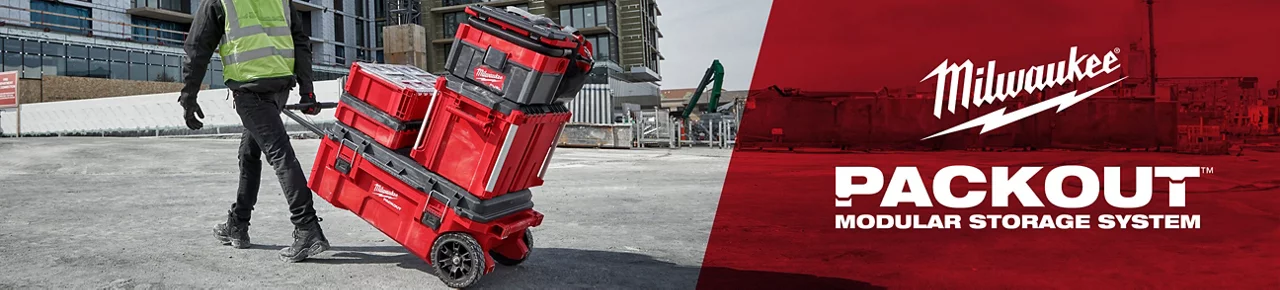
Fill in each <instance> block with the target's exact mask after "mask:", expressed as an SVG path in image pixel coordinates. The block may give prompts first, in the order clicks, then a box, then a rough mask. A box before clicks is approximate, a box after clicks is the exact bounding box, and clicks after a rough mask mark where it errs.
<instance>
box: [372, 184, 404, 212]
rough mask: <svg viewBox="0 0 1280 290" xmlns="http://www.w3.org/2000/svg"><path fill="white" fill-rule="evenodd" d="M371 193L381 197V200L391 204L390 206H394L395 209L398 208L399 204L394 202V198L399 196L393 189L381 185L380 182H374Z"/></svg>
mask: <svg viewBox="0 0 1280 290" xmlns="http://www.w3.org/2000/svg"><path fill="white" fill-rule="evenodd" d="M373 195H374V196H376V197H380V198H382V201H384V202H386V203H387V204H389V205H391V207H394V208H396V210H400V205H397V204H396V203H395V200H396V199H398V198H400V194H398V193H396V192H395V191H393V190H390V189H387V188H385V187H382V185H381V184H377V183H374V184H373Z"/></svg>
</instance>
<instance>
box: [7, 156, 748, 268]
mask: <svg viewBox="0 0 1280 290" xmlns="http://www.w3.org/2000/svg"><path fill="white" fill-rule="evenodd" d="M237 142H239V141H238V140H219V139H135V138H24V139H12V138H9V139H0V261H2V262H0V273H4V274H3V275H0V289H6V288H75V289H81V288H124V289H136V288H144V289H145V288H239V289H244V288H255V289H256V288H290V289H292V288H308V289H313V288H325V289H333V288H342V289H357V288H359V289H364V288H429V289H440V288H445V287H444V286H443V284H441V283H440V281H439V280H438V279H437V278H436V277H435V276H433V274H432V273H433V271H432V270H430V267H429V266H428V265H427V264H426V263H425V262H423V261H421V260H419V259H418V258H416V257H414V256H411V255H409V254H408V253H407V252H406V251H405V250H404V249H403V248H401V247H400V246H399V245H398V244H396V243H395V242H394V241H392V240H390V239H389V238H387V237H386V236H384V235H383V234H382V233H381V232H379V231H378V230H376V229H374V228H373V226H371V225H369V224H367V223H365V222H364V221H363V220H361V219H359V218H358V217H356V216H355V215H353V214H351V213H349V212H347V211H345V210H340V209H336V208H334V207H333V206H331V205H329V204H328V203H327V202H325V201H323V200H321V199H319V198H317V199H316V206H317V210H318V211H319V214H320V216H321V217H323V218H324V222H323V223H322V225H323V226H324V227H325V233H326V235H327V236H328V238H329V240H330V241H331V242H332V243H333V245H334V248H333V249H332V250H330V251H328V252H326V253H324V254H322V255H321V256H319V257H316V258H315V259H314V260H311V261H310V262H305V263H299V264H284V263H282V262H280V261H279V260H277V258H276V252H277V251H278V250H279V249H280V248H283V247H285V246H287V245H288V244H289V243H290V242H291V241H292V240H291V237H290V231H291V230H292V225H291V224H289V221H288V212H287V210H286V207H285V200H284V198H283V196H282V195H281V193H280V187H279V184H278V183H277V181H276V178H275V176H274V174H271V172H270V171H269V170H270V169H269V167H268V169H267V170H268V171H267V172H264V174H263V176H264V180H263V183H262V191H261V192H262V197H261V198H260V199H259V203H258V206H257V210H256V211H255V212H254V217H253V218H254V219H253V225H252V227H251V228H250V236H252V238H253V244H254V246H253V247H252V248H251V249H246V250H236V249H232V248H230V247H226V246H221V245H219V244H218V243H217V242H216V241H215V240H214V238H213V235H212V234H211V229H212V227H213V226H214V225H215V224H217V223H219V222H222V221H223V220H224V219H225V214H226V211H227V209H229V208H230V205H231V203H232V202H233V200H234V196H235V190H236V178H237V170H236V168H237V166H236V163H237V160H236V152H235V151H236V147H237ZM294 144H295V145H294V146H295V148H297V150H298V151H299V156H300V159H302V166H303V167H304V168H306V169H308V172H309V168H311V163H312V161H313V156H314V155H315V150H316V148H317V146H318V141H317V140H297V141H295V142H294ZM556 154H557V155H556V156H555V158H554V160H553V163H552V167H551V169H550V170H549V171H548V173H547V182H546V184H547V185H545V186H542V187H539V188H536V189H535V193H534V202H536V203H537V207H536V208H537V209H538V210H539V211H541V212H542V213H544V214H545V215H546V220H545V221H544V222H543V224H542V226H540V227H537V228H535V229H534V236H535V241H534V243H535V247H536V248H535V249H534V251H533V254H532V256H531V258H530V259H529V261H527V262H525V263H524V264H522V265H520V266H516V267H503V266H499V267H498V269H497V270H495V272H494V273H491V274H489V275H486V276H485V277H484V278H483V279H481V281H480V283H479V284H477V288H502V289H549V288H556V289H564V288H581V289H587V288H591V289H598V288H603V289H617V288H629V289H670V288H675V289H681V288H692V287H693V285H694V283H695V282H696V280H697V277H698V267H699V265H700V264H701V261H702V257H703V252H704V250H705V248H706V243H707V236H708V234H709V231H710V227H711V222H712V219H713V217H714V214H715V209H716V203H717V201H718V199H719V191H720V188H721V186H722V183H723V180H724V175H725V169H726V167H727V165H728V161H729V158H728V157H729V154H730V152H729V151H728V150H717V149H680V150H663V149H647V150H590V149H566V148H561V149H557V151H556Z"/></svg>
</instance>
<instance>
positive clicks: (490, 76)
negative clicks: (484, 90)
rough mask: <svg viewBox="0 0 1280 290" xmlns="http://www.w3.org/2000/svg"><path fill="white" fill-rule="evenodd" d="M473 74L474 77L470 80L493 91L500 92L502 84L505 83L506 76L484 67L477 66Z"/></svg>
mask: <svg viewBox="0 0 1280 290" xmlns="http://www.w3.org/2000/svg"><path fill="white" fill-rule="evenodd" d="M474 73H475V76H474V77H472V78H474V79H475V80H476V81H478V82H480V83H481V84H484V85H485V86H488V87H490V88H493V89H495V90H501V89H502V84H503V83H505V82H507V76H505V75H502V74H501V73H498V72H496V71H493V70H492V69H489V68H488V67H485V66H477V67H476V70H475V72H474Z"/></svg>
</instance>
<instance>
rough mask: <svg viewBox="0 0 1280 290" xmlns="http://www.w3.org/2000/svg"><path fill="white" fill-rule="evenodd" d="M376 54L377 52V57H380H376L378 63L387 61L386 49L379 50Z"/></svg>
mask: <svg viewBox="0 0 1280 290" xmlns="http://www.w3.org/2000/svg"><path fill="white" fill-rule="evenodd" d="M376 54H377V56H376V57H377V58H378V59H376V60H377V61H378V63H385V62H387V61H386V60H385V59H386V54H385V51H382V50H379V51H378V52H377V53H376Z"/></svg>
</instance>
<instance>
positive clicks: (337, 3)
mask: <svg viewBox="0 0 1280 290" xmlns="http://www.w3.org/2000/svg"><path fill="white" fill-rule="evenodd" d="M342 2H345V1H344V0H333V10H338V11H339V12H346V11H347V10H346V9H343V7H342V4H343V3H342Z"/></svg>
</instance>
